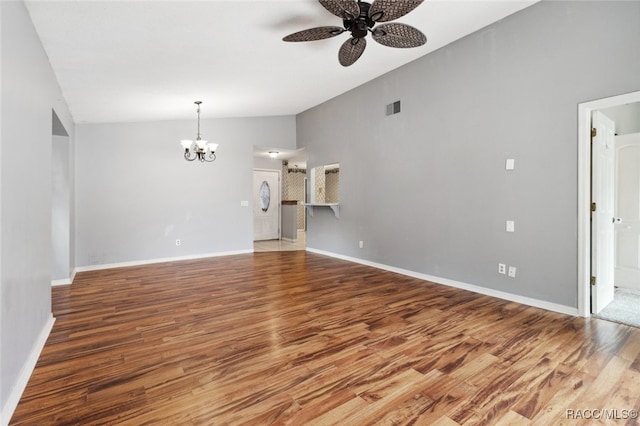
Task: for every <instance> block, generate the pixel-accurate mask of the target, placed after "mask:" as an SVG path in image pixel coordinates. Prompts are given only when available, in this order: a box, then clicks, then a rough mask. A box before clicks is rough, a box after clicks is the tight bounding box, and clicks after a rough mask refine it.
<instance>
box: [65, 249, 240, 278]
mask: <svg viewBox="0 0 640 426" xmlns="http://www.w3.org/2000/svg"><path fill="white" fill-rule="evenodd" d="M248 253H253V249H248V250H236V251H224V252H218V253H207V254H194V255H189V256H178V257H164V258H158V259H149V260H136V261H132V262H120V263H109V264H105V265H90V266H78V267H76V269H75V270H74V272H73V275H74V277H75V274H76V272H87V271H99V270H102V269H113V268H126V267H128V266H141V265H151V264H154V263H164V262H177V261H181V260H195V259H204V258H207V257H221V256H233V255H236V254H248Z"/></svg>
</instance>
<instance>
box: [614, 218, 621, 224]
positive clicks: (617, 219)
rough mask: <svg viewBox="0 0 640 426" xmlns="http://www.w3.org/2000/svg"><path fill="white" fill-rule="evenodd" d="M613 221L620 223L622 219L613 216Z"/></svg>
mask: <svg viewBox="0 0 640 426" xmlns="http://www.w3.org/2000/svg"><path fill="white" fill-rule="evenodd" d="M613 223H622V219H620V218H619V217H614V218H613Z"/></svg>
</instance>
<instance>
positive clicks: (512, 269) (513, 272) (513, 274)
mask: <svg viewBox="0 0 640 426" xmlns="http://www.w3.org/2000/svg"><path fill="white" fill-rule="evenodd" d="M509 276H510V277H511V278H515V277H516V267H515V266H509Z"/></svg>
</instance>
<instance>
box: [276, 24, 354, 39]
mask: <svg viewBox="0 0 640 426" xmlns="http://www.w3.org/2000/svg"><path fill="white" fill-rule="evenodd" d="M343 32H345V29H344V28H342V27H317V28H310V29H308V30H302V31H298V32H297V33H293V34H289V35H288V36H286V37H284V38H283V39H282V40H283V41H314V40H323V39H325V38H331V37H335V36H337V35H339V34H342V33H343Z"/></svg>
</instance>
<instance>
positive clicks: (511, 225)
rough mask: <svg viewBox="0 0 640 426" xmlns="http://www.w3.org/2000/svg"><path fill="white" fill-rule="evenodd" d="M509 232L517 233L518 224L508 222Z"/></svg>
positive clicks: (511, 221)
mask: <svg viewBox="0 0 640 426" xmlns="http://www.w3.org/2000/svg"><path fill="white" fill-rule="evenodd" d="M507 232H516V223H515V222H514V221H513V220H508V221H507Z"/></svg>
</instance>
